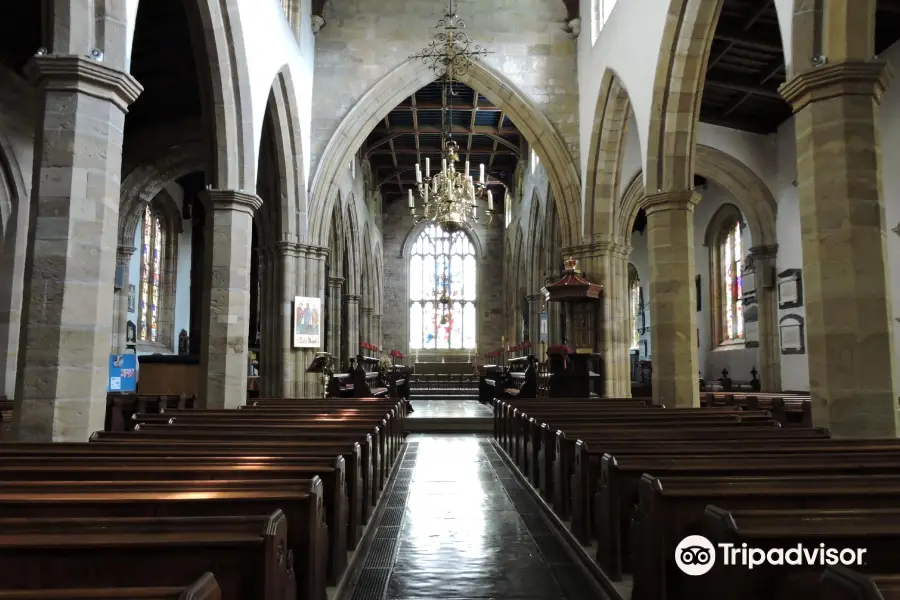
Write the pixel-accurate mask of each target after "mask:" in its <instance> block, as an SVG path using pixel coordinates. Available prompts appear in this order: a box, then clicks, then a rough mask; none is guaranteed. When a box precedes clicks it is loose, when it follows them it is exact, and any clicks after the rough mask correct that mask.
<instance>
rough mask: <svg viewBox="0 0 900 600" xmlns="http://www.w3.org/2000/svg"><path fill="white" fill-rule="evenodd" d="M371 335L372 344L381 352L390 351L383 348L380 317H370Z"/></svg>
mask: <svg viewBox="0 0 900 600" xmlns="http://www.w3.org/2000/svg"><path fill="white" fill-rule="evenodd" d="M372 332H373V333H372V335H373V337H374V338H375V339H374V341H373V342H372V343H373V344H375V345H376V346H378V347H379V348H381V349H382V350H387V351H390V350H391V349H390V348H384V346H383V345H382V344H384V337H383V336H382V330H381V315H372Z"/></svg>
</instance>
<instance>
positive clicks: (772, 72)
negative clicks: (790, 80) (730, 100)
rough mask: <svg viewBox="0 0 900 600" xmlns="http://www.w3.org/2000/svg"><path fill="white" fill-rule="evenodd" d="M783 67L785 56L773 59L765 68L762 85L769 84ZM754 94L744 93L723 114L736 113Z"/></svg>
mask: <svg viewBox="0 0 900 600" xmlns="http://www.w3.org/2000/svg"><path fill="white" fill-rule="evenodd" d="M783 68H784V58H783V57H781V56H779V57H777V58H774V59H772V61H771V62H770V63H769V64H767V65H766V66H765V68H764V69H763V73H764V75H763V78H762V80H761V81H760V82H759V83H760V85H766V84H768V83H769V81H770V80H771V79H772V78H773V77H775V76H776V75H777V74H778V72H779V71H781V70H782V69H783ZM776 83H781V82H776ZM752 95H753V94H744V95H743V96H742V97H741V98H740V99H739V100H738V101H737V102H735V103H734V104H732V105H731V106H730V107H729V108H728V110H726V111H725V113H724V114H723V116H724V117H725V118H728V117H730V116H731V115H732V114H733V113H734V111H736V110H737V109H738V108H740V107H741V105H742V104H744V102H746V101H747V100H748V99H749V98H750V97H751V96H752Z"/></svg>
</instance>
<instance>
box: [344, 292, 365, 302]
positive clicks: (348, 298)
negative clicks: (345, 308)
mask: <svg viewBox="0 0 900 600" xmlns="http://www.w3.org/2000/svg"><path fill="white" fill-rule="evenodd" d="M360 300H361V297H360V295H359V294H344V302H346V303H347V304H359V301H360Z"/></svg>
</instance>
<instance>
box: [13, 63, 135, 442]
mask: <svg viewBox="0 0 900 600" xmlns="http://www.w3.org/2000/svg"><path fill="white" fill-rule="evenodd" d="M26 69H27V72H28V74H29V76H30V77H31V78H32V79H33V80H34V81H35V83H36V84H37V86H38V87H39V89H40V94H39V97H40V101H41V106H40V107H39V109H38V111H37V114H39V115H40V118H39V120H38V125H37V135H36V139H35V152H34V179H33V186H34V187H33V189H32V191H31V193H32V202H31V207H32V209H36V211H37V214H32V215H31V223H30V227H29V231H28V243H27V256H26V260H25V264H26V267H27V269H28V270H27V271H26V273H25V282H24V288H23V289H24V297H23V302H22V317H21V318H22V328H21V336H20V339H19V354H18V377H17V381H16V394H15V399H16V402H15V410H14V411H13V436H14V438H15V439H18V440H21V441H34V442H50V441H54V442H56V441H79V442H84V441H87V439H88V436H90V434H91V433H93V432H94V431H96V430H98V429H102V428H103V421H104V417H105V414H106V384H107V377H108V365H109V349H110V344H111V341H112V319H111V318H110V315H112V314H113V294H111V293H110V292H111V291H112V289H113V281H114V275H115V263H116V240H117V233H118V227H119V186H120V177H121V171H122V135H123V129H124V125H125V112H126V110H127V108H128V106H129V105H130V104H131V103H132V102H134V100H135V99H136V98H137V97H138V95H139V94H140V92H141V86H140V85H139V84H138V82H137V81H136V80H135V79H134V78H133V77H132V76H131V75H129V74H127V73H123V72H121V71H117V70H115V69H113V68H110V67H108V66H106V65H104V64H102V63H98V62H96V61H93V60H90V59H88V58H84V57H82V56H74V55H48V56H36V57H35V58H34V59H32V61H31V62H30V63H29V64H28V66H27V67H26Z"/></svg>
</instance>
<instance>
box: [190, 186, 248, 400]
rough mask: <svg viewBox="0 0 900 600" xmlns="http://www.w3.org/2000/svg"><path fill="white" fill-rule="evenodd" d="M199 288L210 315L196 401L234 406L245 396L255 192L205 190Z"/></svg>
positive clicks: (204, 332)
mask: <svg viewBox="0 0 900 600" xmlns="http://www.w3.org/2000/svg"><path fill="white" fill-rule="evenodd" d="M206 194H207V198H208V200H209V202H208V205H209V206H210V207H211V209H212V211H211V212H212V214H211V215H209V216H208V217H207V231H206V235H207V238H206V253H205V255H206V259H207V261H206V262H207V269H206V272H207V273H208V275H207V277H209V278H210V279H209V283H208V284H207V285H206V286H204V287H205V288H206V289H205V296H206V298H205V299H206V300H207V302H204V305H206V306H209V319H208V320H206V321H205V324H206V327H205V328H204V329H203V331H202V340H201V344H200V349H201V350H200V351H201V357H200V364H201V365H202V369H203V372H202V374H201V376H200V399H201V400H200V401H201V402H202V403H204V404H203V405H204V406H205V407H206V408H237V407H238V406H240V405H242V404H244V402H246V400H247V366H248V362H247V360H248V356H247V353H248V344H249V340H248V337H249V329H250V323H249V321H250V286H251V285H252V284H253V282H251V280H250V245H251V241H252V237H253V236H252V234H253V215H254V214H255V213H256V211H257V210H258V209H259V207H260V206H262V200H260V198H259V196H256V195H254V194H248V193H246V192H241V191H237V190H207V191H206Z"/></svg>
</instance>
